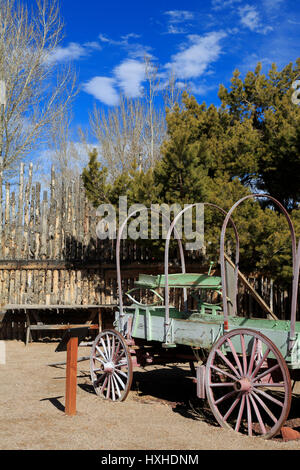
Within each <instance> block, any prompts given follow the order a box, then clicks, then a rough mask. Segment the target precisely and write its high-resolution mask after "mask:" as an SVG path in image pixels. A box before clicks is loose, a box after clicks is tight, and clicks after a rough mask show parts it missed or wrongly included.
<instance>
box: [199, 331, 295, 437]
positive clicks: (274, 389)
mask: <svg viewBox="0 0 300 470" xmlns="http://www.w3.org/2000/svg"><path fill="white" fill-rule="evenodd" d="M238 336H239V338H238V339H237V337H238ZM234 337H236V338H234ZM245 337H248V338H252V339H253V344H252V346H249V348H248V350H249V353H250V354H247V350H246V343H247V341H245ZM232 340H234V341H237V340H238V341H240V344H241V350H242V353H240V354H237V353H236V351H235V347H234V345H233V343H232ZM225 344H226V346H227V347H229V348H230V349H229V350H230V352H231V357H233V360H230V359H229V360H228V363H226V360H225V359H224V355H223V356H222V354H223V353H222V351H221V348H222V347H224V345H225ZM249 344H250V342H249V343H248V345H249ZM260 344H264V346H265V350H264V352H263V353H262V354H261V356H260V358H259V357H257V355H258V349H259V347H258V346H259V345H260ZM268 351H269V352H268ZM270 354H271V358H270ZM272 356H274V358H273V357H272ZM216 358H217V360H216ZM256 358H257V359H256ZM268 361H271V364H270V366H269V362H268ZM218 363H220V364H221V365H222V364H223V368H221V372H220V370H217V369H220V368H218V365H217V364H218ZM266 363H267V365H266ZM216 368H217V369H216ZM225 372H226V373H225ZM274 374H275V375H277V376H278V379H276V382H274V381H273V379H272V376H274ZM218 380H219V382H220V383H219V382H218ZM264 382H265V383H264ZM205 387H206V395H207V398H208V402H209V405H210V408H211V411H212V413H213V414H214V416H215V418H216V420H217V421H218V423H219V424H220V425H221V426H222V427H224V428H229V429H233V430H234V431H237V432H242V428H243V427H244V428H246V430H247V434H248V435H249V436H253V435H256V436H257V437H261V438H264V439H269V438H271V437H273V436H274V435H276V434H277V433H278V432H279V431H280V429H281V427H282V426H283V424H284V422H285V421H286V419H287V417H288V414H289V411H290V406H291V398H292V390H291V379H290V374H289V370H288V367H287V365H286V362H285V360H284V358H283V356H282V354H281V353H280V351H279V350H278V348H277V347H276V346H275V345H274V343H273V342H272V341H271V340H269V339H268V338H267V337H266V336H264V335H263V334H261V333H259V332H257V331H255V330H249V329H246V328H245V329H236V330H233V331H230V332H228V333H226V334H225V335H223V336H222V337H221V338H219V340H217V342H216V343H215V344H214V345H213V347H212V349H211V351H210V354H209V357H208V361H207V366H206V378H205ZM276 393H278V395H279V398H278V397H277V398H276V396H274V395H276ZM226 402H227V403H226ZM270 408H271V409H270ZM274 409H275V411H274ZM245 423H246V424H245Z"/></svg>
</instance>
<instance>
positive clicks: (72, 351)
mask: <svg viewBox="0 0 300 470" xmlns="http://www.w3.org/2000/svg"><path fill="white" fill-rule="evenodd" d="M77 354H78V337H77V336H75V337H74V338H70V339H69V341H68V344H67V377H66V401H65V413H66V414H67V415H71V416H72V415H76V387H77Z"/></svg>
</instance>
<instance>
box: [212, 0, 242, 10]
mask: <svg viewBox="0 0 300 470" xmlns="http://www.w3.org/2000/svg"><path fill="white" fill-rule="evenodd" d="M241 1H242V0H212V3H211V5H212V9H213V10H221V9H223V8H227V7H231V6H233V5H234V4H235V3H240V2H241Z"/></svg>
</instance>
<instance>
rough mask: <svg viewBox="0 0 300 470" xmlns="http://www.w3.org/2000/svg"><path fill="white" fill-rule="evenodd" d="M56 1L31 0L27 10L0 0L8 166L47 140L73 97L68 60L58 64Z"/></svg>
mask: <svg viewBox="0 0 300 470" xmlns="http://www.w3.org/2000/svg"><path fill="white" fill-rule="evenodd" d="M62 28H63V25H62V21H61V18H60V11H59V5H58V2H57V0H36V3H35V5H34V6H33V7H32V9H31V11H29V9H28V7H27V6H24V5H22V4H20V3H19V2H17V1H16V0H0V80H2V82H4V83H5V88H6V90H5V91H6V100H5V105H4V106H3V107H2V114H1V120H0V154H1V156H2V158H3V166H4V170H5V169H9V170H11V169H13V168H14V165H15V164H16V163H17V162H18V161H19V160H21V159H23V158H24V157H25V156H26V155H27V154H28V153H29V152H30V151H33V149H35V148H36V147H37V145H39V146H42V145H43V144H48V140H49V138H50V136H51V128H52V126H53V125H56V124H57V122H59V121H60V120H61V119H62V116H64V115H65V114H66V113H67V112H68V111H69V106H70V103H71V101H72V98H73V97H74V96H75V93H76V91H75V81H76V78H75V74H74V72H73V70H72V68H71V66H70V65H68V66H66V67H65V66H63V67H58V66H57V64H56V63H55V61H54V60H53V55H54V52H55V50H56V48H57V46H58V44H59V43H60V41H61V39H62Z"/></svg>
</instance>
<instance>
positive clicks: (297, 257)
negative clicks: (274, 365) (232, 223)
mask: <svg viewBox="0 0 300 470" xmlns="http://www.w3.org/2000/svg"><path fill="white" fill-rule="evenodd" d="M253 198H265V199H266V198H267V199H270V200H271V201H273V202H274V203H275V204H276V205H277V206H278V207H279V209H280V210H281V212H282V213H283V214H284V216H285V218H286V220H287V222H288V225H289V228H290V232H291V239H292V260H293V290H292V302H291V329H290V339H289V349H290V350H291V349H292V348H293V346H294V342H295V323H296V309H297V295H298V279H299V267H300V240H299V247H298V253H297V251H296V250H297V246H296V235H295V229H294V225H293V223H292V220H291V218H290V216H289V214H288V212H287V210H286V209H285V207H284V206H283V205H282V204H281V203H280V202H279V201H278V200H277V199H275V198H274V197H272V196H270V195H269V194H249V195H248V196H244V197H243V198H241V199H239V200H238V201H237V202H236V203H235V204H234V205H233V206H232V207H231V209H230V210H229V211H228V212H227V215H226V217H225V220H224V222H223V227H222V231H221V239H220V258H221V278H222V291H223V312H224V330H225V331H228V309H227V303H226V301H225V300H226V271H225V262H224V245H225V233H226V228H227V225H228V221H229V219H230V217H231V214H232V213H233V211H234V210H235V209H236V207H237V206H239V205H240V204H241V203H242V202H243V201H245V200H247V199H253ZM224 299H225V300H224Z"/></svg>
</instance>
